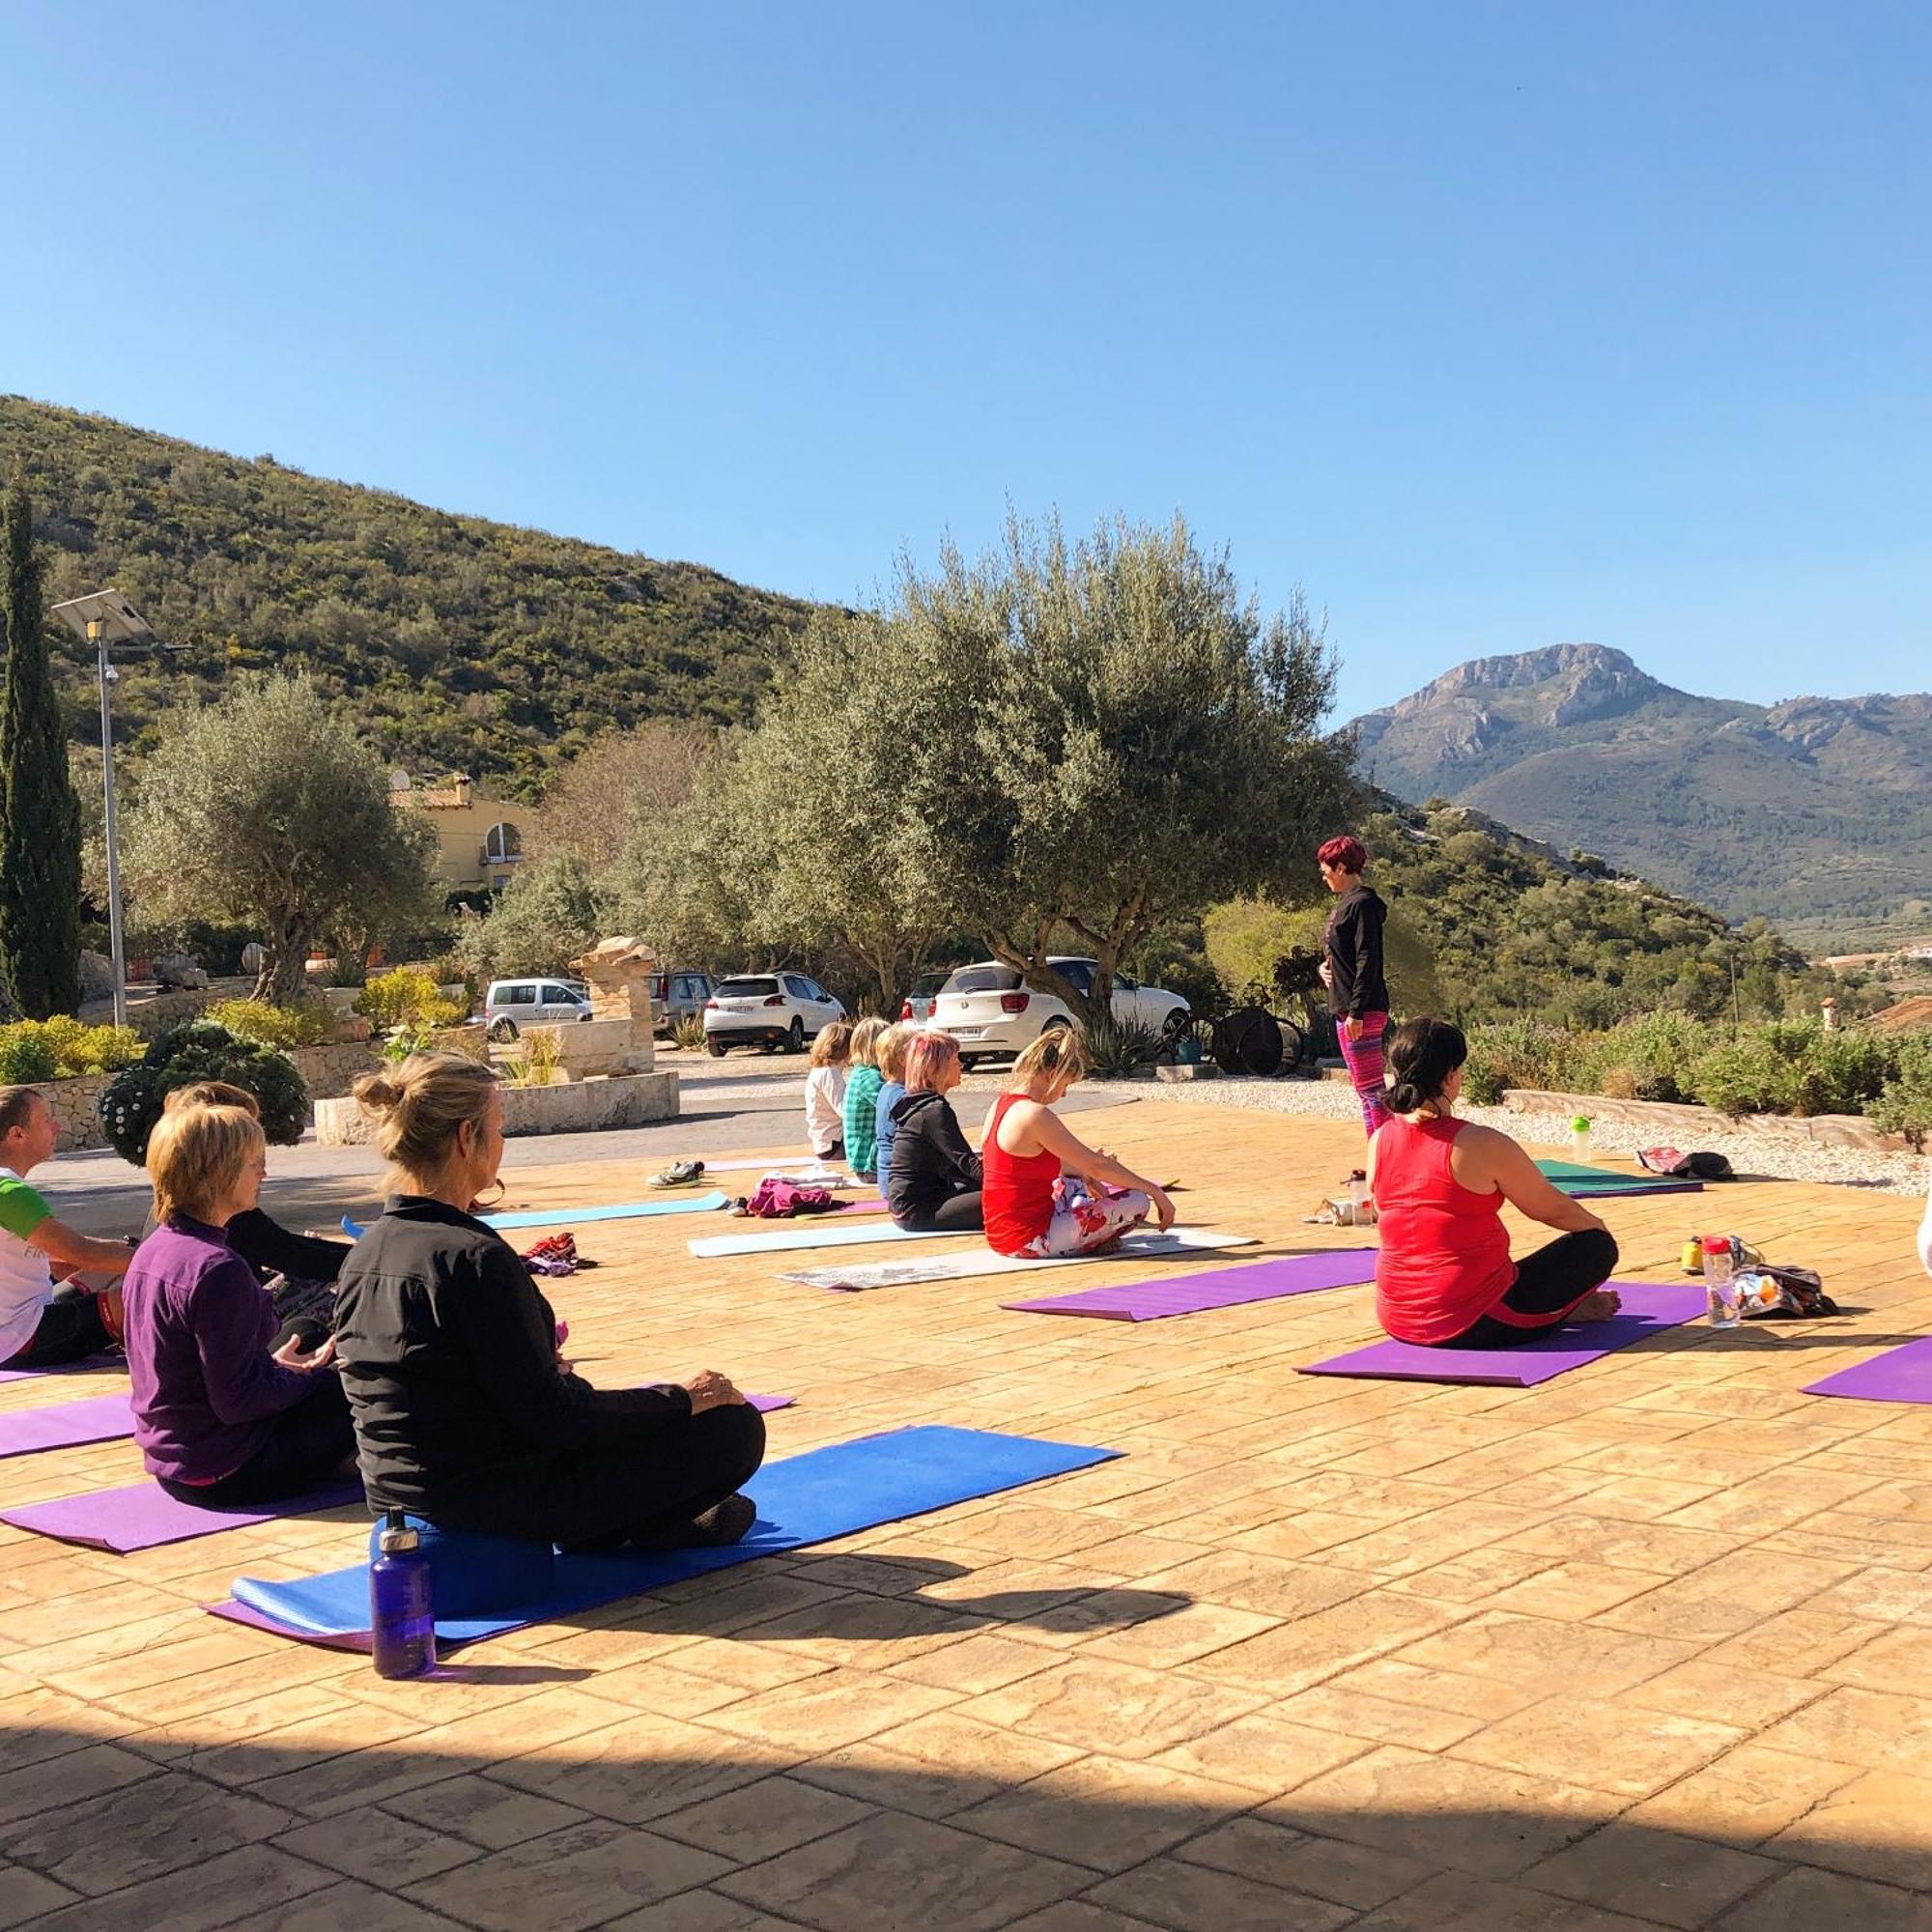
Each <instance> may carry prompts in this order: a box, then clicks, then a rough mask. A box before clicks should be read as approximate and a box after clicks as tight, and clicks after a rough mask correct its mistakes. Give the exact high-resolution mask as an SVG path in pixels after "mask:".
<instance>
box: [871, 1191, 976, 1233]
mask: <svg viewBox="0 0 1932 1932" xmlns="http://www.w3.org/2000/svg"><path fill="white" fill-rule="evenodd" d="M893 1219H894V1220H895V1222H896V1223H897V1224H898V1226H900V1227H901V1228H906V1229H910V1230H911V1232H912V1233H914V1234H916V1235H923V1234H926V1233H928V1232H930V1231H931V1230H933V1229H937V1228H944V1229H945V1230H946V1232H947V1233H948V1234H961V1235H977V1234H978V1233H979V1232H980V1229H981V1228H983V1227H984V1226H985V1225H986V1217H985V1213H984V1210H983V1209H982V1208H981V1206H980V1190H979V1189H978V1188H977V1187H967V1188H962V1189H961V1190H960V1191H959V1192H958V1193H957V1194H955V1195H953V1196H952V1197H951V1198H950V1199H949V1200H945V1201H942V1202H941V1203H940V1204H939V1205H938V1207H936V1208H916V1209H914V1210H913V1212H911V1213H909V1214H906V1215H904V1216H900V1215H897V1214H895V1215H894V1216H893Z"/></svg>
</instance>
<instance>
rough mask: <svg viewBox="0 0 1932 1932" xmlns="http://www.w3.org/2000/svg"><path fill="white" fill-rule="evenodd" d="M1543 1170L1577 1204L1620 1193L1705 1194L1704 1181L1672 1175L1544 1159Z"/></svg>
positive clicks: (1539, 1164) (1540, 1168) (1540, 1162)
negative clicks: (1620, 1172)
mask: <svg viewBox="0 0 1932 1932" xmlns="http://www.w3.org/2000/svg"><path fill="white" fill-rule="evenodd" d="M1536 1165H1537V1168H1538V1169H1539V1171H1540V1172H1541V1173H1542V1174H1544V1175H1545V1176H1546V1177H1547V1178H1548V1179H1550V1180H1551V1181H1553V1182H1554V1183H1555V1184H1556V1187H1557V1190H1558V1191H1559V1192H1560V1193H1563V1194H1567V1195H1569V1196H1570V1198H1571V1199H1572V1200H1573V1201H1601V1200H1606V1199H1609V1198H1611V1197H1613V1196H1616V1195H1620V1194H1701V1193H1703V1191H1704V1183H1703V1182H1702V1181H1701V1180H1679V1179H1677V1178H1676V1177H1675V1176H1674V1175H1668V1174H1619V1173H1617V1172H1616V1170H1615V1169H1614V1168H1608V1167H1581V1166H1578V1165H1577V1162H1575V1161H1573V1160H1540V1161H1538V1162H1537V1163H1536Z"/></svg>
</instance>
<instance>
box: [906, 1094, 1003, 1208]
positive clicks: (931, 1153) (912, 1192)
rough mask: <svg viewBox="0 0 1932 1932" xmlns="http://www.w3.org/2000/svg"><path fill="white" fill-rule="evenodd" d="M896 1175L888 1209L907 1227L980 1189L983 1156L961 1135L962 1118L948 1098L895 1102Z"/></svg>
mask: <svg viewBox="0 0 1932 1932" xmlns="http://www.w3.org/2000/svg"><path fill="white" fill-rule="evenodd" d="M893 1125H894V1139H893V1171H892V1173H891V1175H889V1176H888V1177H887V1179H886V1206H887V1207H888V1208H891V1209H892V1215H893V1219H894V1220H895V1221H897V1222H901V1223H903V1222H904V1221H906V1220H907V1219H908V1218H913V1219H917V1218H918V1217H919V1216H921V1215H923V1214H930V1213H931V1212H933V1211H934V1209H936V1208H939V1207H941V1206H942V1205H943V1204H944V1203H946V1202H948V1201H950V1200H952V1197H953V1196H954V1195H955V1194H957V1193H960V1192H961V1191H962V1190H964V1189H967V1188H973V1187H978V1186H979V1185H980V1179H981V1176H980V1156H979V1155H978V1154H977V1153H975V1152H974V1151H973V1150H972V1149H971V1148H970V1147H968V1146H967V1145H966V1136H965V1135H964V1134H963V1133H961V1132H960V1131H959V1116H958V1115H957V1114H955V1113H954V1112H953V1111H952V1104H951V1103H950V1102H949V1101H948V1100H947V1099H946V1097H945V1095H944V1094H934V1093H931V1092H929V1091H928V1092H922V1093H918V1094H906V1095H905V1096H904V1097H903V1098H902V1099H898V1100H895V1101H894V1102H893Z"/></svg>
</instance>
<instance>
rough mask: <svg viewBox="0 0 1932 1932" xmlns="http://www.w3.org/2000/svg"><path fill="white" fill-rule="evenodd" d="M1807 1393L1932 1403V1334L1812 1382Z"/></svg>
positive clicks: (1807, 1385) (1806, 1388)
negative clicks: (1819, 1380) (1820, 1380)
mask: <svg viewBox="0 0 1932 1932" xmlns="http://www.w3.org/2000/svg"><path fill="white" fill-rule="evenodd" d="M1804 1393H1805V1394H1806V1395H1847V1396H1851V1397H1853V1398H1854V1399H1856V1400H1857V1401H1860V1402H1932V1335H1927V1336H1926V1337H1925V1338H1924V1339H1923V1340H1922V1341H1918V1342H1907V1343H1905V1344H1904V1346H1903V1347H1901V1348H1897V1349H1888V1350H1886V1351H1885V1353H1884V1354H1882V1355H1874V1356H1873V1357H1872V1358H1871V1360H1870V1361H1868V1362H1860V1363H1859V1364H1858V1365H1857V1366H1856V1367H1855V1368H1849V1369H1840V1370H1839V1371H1838V1373H1837V1374H1836V1375H1834V1376H1827V1377H1826V1378H1825V1379H1824V1380H1823V1381H1822V1382H1809V1383H1807V1384H1806V1385H1805V1389H1804Z"/></svg>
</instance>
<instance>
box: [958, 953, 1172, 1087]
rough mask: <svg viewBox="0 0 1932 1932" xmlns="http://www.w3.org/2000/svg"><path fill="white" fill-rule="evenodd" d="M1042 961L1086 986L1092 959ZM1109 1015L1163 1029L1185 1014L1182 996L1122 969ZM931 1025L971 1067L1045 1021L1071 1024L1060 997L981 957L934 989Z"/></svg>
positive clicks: (1014, 1049)
mask: <svg viewBox="0 0 1932 1932" xmlns="http://www.w3.org/2000/svg"><path fill="white" fill-rule="evenodd" d="M1047 964H1048V965H1049V966H1051V967H1053V968H1054V970H1055V971H1056V972H1058V973H1061V974H1063V975H1064V976H1065V978H1066V979H1067V980H1071V981H1072V983H1073V984H1074V985H1075V986H1077V987H1078V988H1079V989H1080V991H1081V992H1083V993H1088V992H1091V991H1092V989H1093V985H1094V961H1093V960H1091V959H1049V960H1048V961H1047ZM1113 1008H1114V1017H1115V1018H1116V1019H1117V1020H1121V1021H1128V1020H1132V1021H1135V1022H1137V1023H1138V1024H1139V1025H1141V1026H1144V1027H1151V1028H1152V1029H1153V1031H1154V1032H1155V1033H1163V1034H1164V1033H1168V1032H1170V1031H1172V1030H1174V1029H1176V1028H1178V1027H1179V1026H1180V1025H1181V1024H1182V1023H1183V1022H1184V1021H1185V1020H1186V1018H1187V1002H1186V1001H1185V1000H1183V999H1182V998H1181V997H1180V995H1179V993H1170V992H1167V991H1165V990H1164V989H1163V988H1161V987H1159V986H1143V985H1142V984H1141V983H1140V982H1139V980H1131V979H1129V978H1128V977H1127V976H1126V975H1125V974H1124V973H1117V974H1115V976H1114V999H1113ZM931 1023H932V1025H933V1026H935V1027H937V1028H938V1030H939V1031H940V1032H941V1033H950V1034H951V1035H952V1037H953V1038H954V1039H956V1040H957V1041H958V1042H959V1059H960V1064H961V1065H964V1066H967V1067H971V1066H972V1065H974V1064H975V1063H976V1062H978V1061H980V1060H986V1059H990V1058H992V1057H993V1056H994V1055H1009V1054H1014V1053H1018V1052H1019V1051H1020V1049H1021V1048H1022V1047H1026V1046H1031V1045H1032V1044H1033V1042H1034V1041H1035V1040H1036V1039H1037V1038H1038V1037H1039V1036H1040V1035H1041V1034H1043V1033H1044V1032H1045V1031H1046V1030H1047V1028H1048V1027H1056V1026H1060V1027H1064V1026H1071V1025H1072V1024H1073V1015H1072V1014H1071V1013H1069V1012H1068V1011H1067V1009H1066V1004H1065V1001H1064V1000H1057V999H1055V998H1054V996H1053V995H1052V994H1051V993H1041V992H1037V991H1036V990H1035V989H1034V988H1033V987H1031V986H1028V985H1027V984H1025V982H1024V981H1023V980H1021V978H1020V976H1019V974H1018V973H1017V972H1015V971H1014V970H1013V968H1012V967H1010V966H1002V965H999V964H998V963H997V962H995V961H993V960H987V961H985V962H983V963H982V964H980V965H978V966H962V967H960V968H959V970H958V971H957V972H956V973H954V974H953V975H952V978H951V979H950V980H947V982H946V984H945V985H943V986H942V987H941V988H940V989H939V997H938V998H937V999H935V1000H934V1001H933V1003H932V1022H931Z"/></svg>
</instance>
